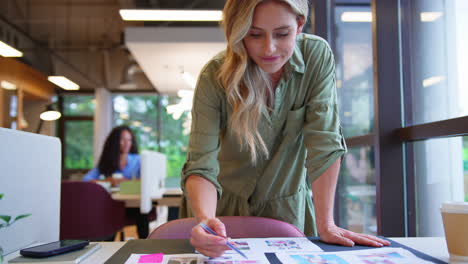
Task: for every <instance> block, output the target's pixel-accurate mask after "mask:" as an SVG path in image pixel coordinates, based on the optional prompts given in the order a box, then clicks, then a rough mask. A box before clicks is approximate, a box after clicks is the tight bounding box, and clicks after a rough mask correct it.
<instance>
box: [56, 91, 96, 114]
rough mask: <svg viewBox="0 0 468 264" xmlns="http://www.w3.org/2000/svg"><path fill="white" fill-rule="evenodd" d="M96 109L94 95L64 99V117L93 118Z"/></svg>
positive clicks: (66, 97)
mask: <svg viewBox="0 0 468 264" xmlns="http://www.w3.org/2000/svg"><path fill="white" fill-rule="evenodd" d="M95 108H96V105H95V102H94V96H93V95H80V96H65V97H64V98H63V115H65V116H93V114H94V109H95Z"/></svg>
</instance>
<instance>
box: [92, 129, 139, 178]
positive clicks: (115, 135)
mask: <svg viewBox="0 0 468 264" xmlns="http://www.w3.org/2000/svg"><path fill="white" fill-rule="evenodd" d="M113 174H121V175H123V177H121V178H114V177H112V175H113ZM101 175H103V176H102V177H101ZM133 178H140V156H139V155H138V144H137V142H136V139H135V137H134V136H133V132H132V130H130V128H129V127H128V126H118V127H115V128H114V129H112V131H111V133H110V134H109V136H107V139H106V142H105V143H104V148H103V150H102V153H101V157H100V159H99V163H98V165H97V167H96V168H94V169H92V170H91V171H89V172H88V173H87V174H86V175H85V177H84V178H83V180H84V181H92V180H108V181H110V182H111V183H112V186H116V185H118V184H119V183H120V182H121V181H125V180H130V179H133Z"/></svg>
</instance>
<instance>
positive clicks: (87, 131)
mask: <svg viewBox="0 0 468 264" xmlns="http://www.w3.org/2000/svg"><path fill="white" fill-rule="evenodd" d="M93 133H94V132H93V121H67V122H65V144H66V147H65V168H67V169H89V168H92V167H93V166H94V161H93Z"/></svg>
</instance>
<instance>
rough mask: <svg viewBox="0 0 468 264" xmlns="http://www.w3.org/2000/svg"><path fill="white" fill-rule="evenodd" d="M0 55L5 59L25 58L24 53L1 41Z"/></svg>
mask: <svg viewBox="0 0 468 264" xmlns="http://www.w3.org/2000/svg"><path fill="white" fill-rule="evenodd" d="M0 55H1V56H3V57H23V53H22V52H21V51H19V50H17V49H15V48H13V47H12V46H10V45H8V44H6V43H4V42H2V41H0Z"/></svg>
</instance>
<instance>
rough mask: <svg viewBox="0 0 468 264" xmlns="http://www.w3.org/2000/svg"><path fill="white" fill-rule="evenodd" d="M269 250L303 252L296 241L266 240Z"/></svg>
mask: <svg viewBox="0 0 468 264" xmlns="http://www.w3.org/2000/svg"><path fill="white" fill-rule="evenodd" d="M265 243H266V244H267V246H268V248H269V249H271V250H273V251H283V250H301V249H302V248H301V246H300V245H299V244H298V243H297V242H296V241H294V240H287V239H281V240H271V239H267V240H265Z"/></svg>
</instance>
